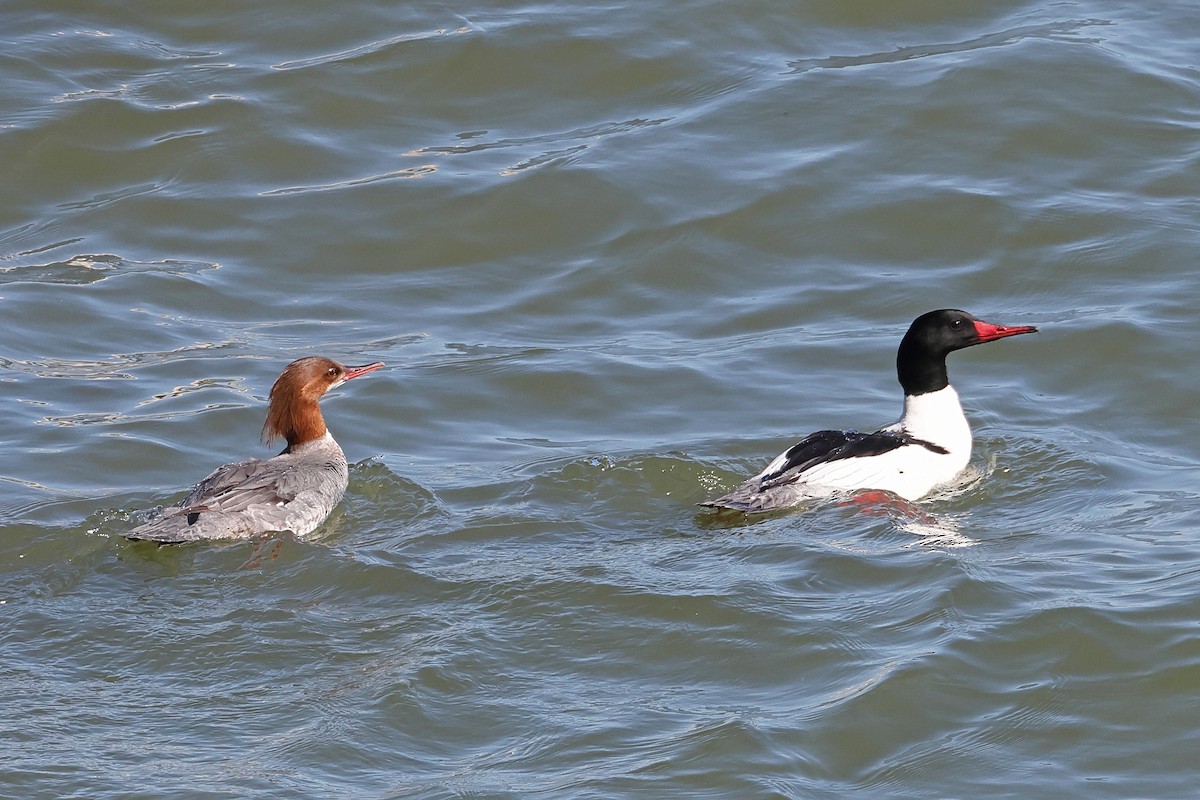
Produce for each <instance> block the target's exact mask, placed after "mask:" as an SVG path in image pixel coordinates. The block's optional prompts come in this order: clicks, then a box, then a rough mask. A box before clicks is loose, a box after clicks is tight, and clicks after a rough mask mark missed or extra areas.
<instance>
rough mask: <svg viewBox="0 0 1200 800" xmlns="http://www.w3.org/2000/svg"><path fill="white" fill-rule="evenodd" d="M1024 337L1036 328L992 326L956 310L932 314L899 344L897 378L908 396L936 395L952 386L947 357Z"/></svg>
mask: <svg viewBox="0 0 1200 800" xmlns="http://www.w3.org/2000/svg"><path fill="white" fill-rule="evenodd" d="M1022 333H1037V328H1034V327H1032V326H1029V325H1022V326H1014V327H1009V326H1004V325H993V324H991V323H990V322H984V321H983V320H980V319H976V318H975V317H973V316H971V315H970V314H968V313H967V312H965V311H959V310H958V309H956V308H943V309H940V310H938V311H930V312H929V313H927V314H922V315H921V316H919V317H917V318H916V319H915V320H913V323H912V325H910V326H909V327H908V333H906V334H904V338H903V339H902V340H901V341H900V349H899V350H898V351H897V352H896V375H897V377H899V379H900V385H901V386H902V387H904V393H905V394H906V395H909V394H925V393H926V392H936V391H938V390H939V389H944V388H946V387H947V386H949V385H950V382H949V380H948V379H947V378H946V356H947V355H949V354H950V353H952V352H954V351H955V350H961V349H963V348H964V347H970V346H971V345H975V344H983V343H984V342H993V341H995V340H996V339H1004V338H1006V337H1008V336H1017V335H1019V334H1022Z"/></svg>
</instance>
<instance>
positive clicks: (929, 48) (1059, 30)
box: [787, 19, 1112, 75]
mask: <svg viewBox="0 0 1200 800" xmlns="http://www.w3.org/2000/svg"><path fill="white" fill-rule="evenodd" d="M1111 24H1112V23H1111V22H1109V21H1108V20H1102V19H1082V20H1068V21H1065V22H1056V23H1051V24H1048V25H1023V26H1021V27H1018V28H1010V29H1009V30H1005V31H1000V32H998V33H989V34H985V35H983V36H977V37H975V38H973V39H966V40H964V41H961V42H943V43H937V44H920V45H910V46H908V47H898V48H896V49H895V50H890V51H888V52H880V53H864V54H862V55H852V56H826V57H824V58H801V59H797V60H795V61H789V62H788V64H787V65H788V66H789V67H790V68H791V71H790V73H789V74H792V75H798V74H802V73H805V72H810V71H812V70H817V69H847V68H849V67H862V66H870V65H875V64H895V63H898V62H902V61H913V60H915V59H920V58H930V57H936V56H945V55H953V54H955V53H968V52H971V51H974V50H983V49H986V48H991V47H1004V46H1007V45H1011V44H1017V43H1018V42H1023V41H1025V40H1027V39H1052V40H1058V41H1068V42H1083V43H1095V42H1099V41H1101V40H1100V39H1096V38H1085V37H1082V36H1079V35H1078V32H1079V31H1080V30H1082V29H1084V28H1088V27H1092V26H1096V25H1111Z"/></svg>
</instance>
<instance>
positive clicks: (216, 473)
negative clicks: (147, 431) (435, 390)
mask: <svg viewBox="0 0 1200 800" xmlns="http://www.w3.org/2000/svg"><path fill="white" fill-rule="evenodd" d="M382 366H383V362H380V361H377V362H375V363H373V364H365V365H363V366H361V367H346V366H342V365H341V364H339V363H338V362H336V361H334V360H333V359H331V358H325V357H323V356H309V357H307V358H301V359H297V360H296V361H293V362H292V363H291V364H288V365H287V367H286V368H285V369H284V370H283V373H282V374H281V375H280V376H279V378H278V379H277V380H276V381H275V385H274V386H272V387H271V394H270V397H269V398H268V401H267V421H266V423H265V424H264V425H263V431H262V432H263V439H264V440H266V442H267V444H270V443H271V440H273V439H276V438H283V439H286V440H287V447H285V448H284V449H283V452H282V453H280V454H279V455H277V456H275V457H274V458H268V459H257V458H251V459H247V460H245V461H238V462H235V463H233V464H226V465H225V466H223V467H217V468H216V469H215V470H213V472H212V474H210V475H209V476H208V477H207V478H205V479H204V480H202V481H200V483H199V484H197V485H196V488H194V489H192V491H191V493H190V494H189V495H188V496H187V497H185V498H183V502H181V503H180V504H179V506H178V507H176V508H170V509H167V510H166V511H164V512H163V514H162V516H160V517H158V518H157V519H155V520H153V521H151V522H148V523H146V524H145V525H142V526H140V527H137V528H134V529H133V530H131V531H130V532H129V533H127V534H125V538H126V539H145V540H149V541H155V542H160V543H162V544H178V543H180V542H191V541H196V540H200V539H244V538H248V537H251V536H256V535H258V534H260V533H267V532H268V531H291V532H292V533H294V534H296V535H297V536H304V535H306V534H308V533H311V532H312V531H313V530H314V529H316V527H317V526H318V525H320V524H321V523H322V522H324V521H325V518H326V517H328V516H329V513H330V512H331V511H333V509H334V507H335V506H336V505H337V504H338V502H339V501H340V500H341V499H342V493H343V492H345V491H346V484H347V482H348V480H349V474H348V470H347V466H346V456H345V454H343V453H342V448H341V447H339V446H338V443H337V442H335V441H334V440H333V436H331V435H330V433H329V431H328V430H327V429H326V427H325V418H324V417H322V416H321V407H320V406H319V405H318V404H317V401H318V400H320V399H321V396H322V395H324V394H325V393H326V392H328V391H329V390H330V389H332V388H334V387H336V386H340V385H341V384H342V383H344V382H345V381H348V380H350V379H351V378H357V377H358V376H359V375H365V374H366V373H368V372H370V371H372V370H376V369H379V368H380V367H382Z"/></svg>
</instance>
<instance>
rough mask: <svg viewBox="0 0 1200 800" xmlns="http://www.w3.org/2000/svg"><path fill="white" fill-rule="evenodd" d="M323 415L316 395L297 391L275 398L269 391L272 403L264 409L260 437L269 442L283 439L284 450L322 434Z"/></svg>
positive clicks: (273, 393) (324, 429)
mask: <svg viewBox="0 0 1200 800" xmlns="http://www.w3.org/2000/svg"><path fill="white" fill-rule="evenodd" d="M325 431H326V428H325V418H324V417H322V416H321V407H320V406H319V405H317V401H316V399H315V398H311V397H305V396H304V395H303V394H299V393H298V394H297V395H296V396H291V397H277V396H276V393H275V392H272V393H271V404H270V407H269V408H268V409H267V421H266V424H264V425H263V439H265V440H266V442H267V444H270V443H271V442H272V441H273V440H275V439H286V440H287V443H288V446H287V449H288V450H291V449H292V448H293V447H295V446H296V445H300V444H304V443H305V442H311V441H312V440H314V439H320V438H321V437H322V436H324V435H325Z"/></svg>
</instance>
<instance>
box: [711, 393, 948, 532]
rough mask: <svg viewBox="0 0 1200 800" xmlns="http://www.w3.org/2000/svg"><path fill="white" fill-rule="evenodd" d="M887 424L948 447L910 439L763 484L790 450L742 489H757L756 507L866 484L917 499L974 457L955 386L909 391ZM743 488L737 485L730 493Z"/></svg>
mask: <svg viewBox="0 0 1200 800" xmlns="http://www.w3.org/2000/svg"><path fill="white" fill-rule="evenodd" d="M883 430H885V431H891V432H895V433H906V434H908V435H909V436H912V437H914V438H916V439H920V440H922V441H924V442H928V443H929V444H932V445H936V446H937V447H938V448H940V449H942V450H945V451H946V452H945V453H940V452H936V451H935V450H932V449H930V448H928V447H926V446H924V445H921V444H909V445H904V446H902V447H898V448H896V449H894V450H890V451H888V452H886V453H882V454H879V455H872V456H859V457H852V458H842V459H838V460H834V461H829V462H826V463H822V464H817V465H815V466H813V467H811V468H809V469H807V470H805V471H803V472H802V473H800V474H799V475H798V476H797V477H796V479H795V480H794V481H791V482H789V483H786V484H784V485H779V486H773V487H770V488H767V489H760V488H759V487H760V483H761V481H762V479H763V477H765V476H768V475H771V474H773V473H776V472H778V471H779V470H780V469H781V468H782V467H783V465H784V464H786V463H787V452H786V451H785V452H784V453H783V454H781V455H780V456H779V457H778V458H776V459H775V460H774V461H772V462H771V464H770V465H768V466H767V468H766V469H765V470H763V471H762V472H761V473H759V474H758V475H756V476H755V477H753V478H751V479H750V480H749V481H747V482H746V483H745V484H744V485H743V489H754V490H755V491H756V492H757V493H758V496H759V498H761V500H760V501H759V502H756V503H754V505H755V506H756V508H755V510H760V508H761V510H767V509H770V508H782V507H785V506H788V505H795V504H796V503H798V502H801V501H803V500H805V499H808V498H813V497H821V496H825V495H829V494H834V493H838V492H846V491H862V490H876V491H885V492H892V493H893V494H897V495H899V496H900V497H903V498H904V499H906V500H918V499H920V498H921V497H924V496H925V495H927V494H929V493H930V492H931V491H933V490H934V489H935V488H936V487H937V486H939V485H941V484H944V483H948V482H950V481H952V480H954V478H955V477H957V476H958V474H959V473H961V472H962V471H963V470H964V469H965V468H966V466H967V463H968V462H969V461H970V460H971V428H970V426H969V425H968V424H967V418H966V416H965V415H964V414H963V410H962V405H961V404H960V403H959V401H958V393H957V392H955V391H954V387H952V386H947V387H946V388H944V389H940V390H938V391H936V392H928V393H926V394H919V395H909V396H906V397H905V398H904V411H903V414H902V415H901V417H900V420H899V421H897V422H896V423H894V424H892V425H889V426H887V427H886V428H884V429H883ZM739 494H741V492H740V491H737V492H734V494H733V495H730V497H734V496H736V495H739ZM716 502H717V503H719V502H720V501H716ZM759 507H760V508H759Z"/></svg>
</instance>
